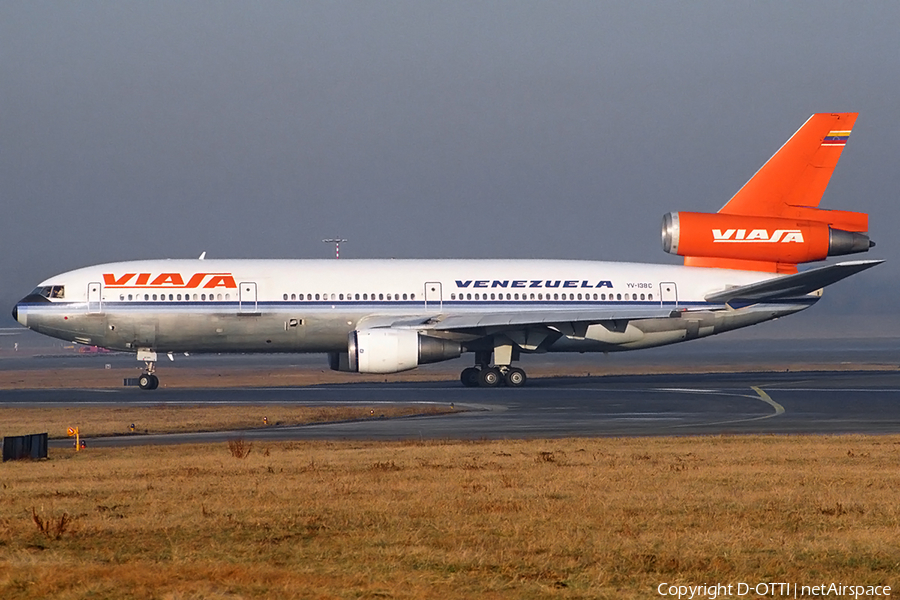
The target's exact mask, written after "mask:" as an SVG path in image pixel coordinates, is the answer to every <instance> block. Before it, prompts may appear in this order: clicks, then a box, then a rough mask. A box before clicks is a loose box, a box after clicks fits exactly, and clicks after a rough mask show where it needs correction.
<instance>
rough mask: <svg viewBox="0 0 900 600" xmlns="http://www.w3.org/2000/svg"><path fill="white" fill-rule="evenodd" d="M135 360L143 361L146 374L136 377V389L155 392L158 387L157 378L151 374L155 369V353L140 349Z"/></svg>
mask: <svg viewBox="0 0 900 600" xmlns="http://www.w3.org/2000/svg"><path fill="white" fill-rule="evenodd" d="M137 359H138V360H142V361H144V364H145V365H146V372H144V373H141V376H140V377H138V387H139V388H141V389H142V390H155V389H156V388H158V387H159V378H158V377H157V376H156V375H154V374H153V371H154V370H155V369H156V352H154V351H152V350H146V349H140V350H138V352H137Z"/></svg>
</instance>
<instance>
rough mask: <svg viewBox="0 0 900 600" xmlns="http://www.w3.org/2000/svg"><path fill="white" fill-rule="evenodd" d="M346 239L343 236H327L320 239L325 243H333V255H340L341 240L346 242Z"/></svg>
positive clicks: (338, 256) (336, 256) (337, 256)
mask: <svg viewBox="0 0 900 600" xmlns="http://www.w3.org/2000/svg"><path fill="white" fill-rule="evenodd" d="M346 241H347V240H345V239H343V238H327V239H324V240H322V242H323V243H325V244H334V257H335V258H340V257H341V242H346Z"/></svg>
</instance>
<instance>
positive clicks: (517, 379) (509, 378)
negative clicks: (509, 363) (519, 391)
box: [505, 367, 528, 387]
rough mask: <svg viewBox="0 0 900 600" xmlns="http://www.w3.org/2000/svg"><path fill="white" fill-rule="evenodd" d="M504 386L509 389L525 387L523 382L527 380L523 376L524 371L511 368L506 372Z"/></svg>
mask: <svg viewBox="0 0 900 600" xmlns="http://www.w3.org/2000/svg"><path fill="white" fill-rule="evenodd" d="M505 379H506V385H508V386H509V387H522V386H523V385H525V380H526V379H528V378H527V377H526V376H525V371H523V370H522V369H520V368H518V367H511V368H510V369H509V370H508V371H507V372H506V376H505Z"/></svg>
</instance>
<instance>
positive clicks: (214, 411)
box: [0, 392, 454, 438]
mask: <svg viewBox="0 0 900 600" xmlns="http://www.w3.org/2000/svg"><path fill="white" fill-rule="evenodd" d="M151 393H152V392H151ZM453 411H454V409H453V408H451V407H450V406H449V405H446V406H443V405H422V404H417V405H402V404H396V405H395V404H388V405H377V406H374V405H373V406H371V407H369V406H290V405H269V406H260V405H235V404H227V405H220V406H215V407H213V408H210V407H209V406H184V405H180V404H158V405H154V406H128V405H117V406H103V407H97V406H81V405H73V406H72V407H67V408H58V407H39V406H33V405H32V406H24V407H17V408H0V436H7V435H28V434H31V433H43V432H45V431H46V432H48V433H49V434H50V438H64V437H66V430H67V429H68V428H69V427H78V428H79V432H80V433H81V436H82V437H88V438H90V437H99V436H114V435H141V434H147V433H178V432H186V431H222V430H238V429H253V428H259V427H277V426H287V425H303V424H308V423H330V422H334V421H349V420H356V419H379V418H383V417H405V416H410V415H433V414H444V413H450V412H453ZM265 420H267V421H265ZM132 425H134V432H132V431H131V426H132Z"/></svg>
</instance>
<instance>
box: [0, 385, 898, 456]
mask: <svg viewBox="0 0 900 600" xmlns="http://www.w3.org/2000/svg"><path fill="white" fill-rule="evenodd" d="M73 404H92V405H109V406H119V407H121V406H126V405H135V406H138V405H161V404H188V405H203V404H209V405H215V404H303V405H328V404H341V405H347V404H361V405H364V406H366V407H372V408H373V409H374V410H375V411H376V414H377V408H378V406H379V405H384V404H440V405H444V406H449V405H451V404H452V405H453V407H454V413H453V414H448V415H440V416H429V417H407V418H400V419H377V418H376V419H366V420H361V421H353V422H340V423H328V424H317V425H306V426H299V427H270V428H266V429H252V430H243V431H240V432H235V431H228V432H213V433H191V434H168V435H135V436H121V437H110V438H94V439H92V440H91V441H90V443H91V445H92V446H95V447H96V446H121V445H134V444H178V443H200V442H220V441H226V440H228V439H233V438H235V437H237V436H241V437H243V438H245V439H247V440H269V441H276V440H342V439H365V440H403V439H508V438H552V437H570V436H587V437H598V436H661V435H716V434H851V433H859V434H888V433H900V371H893V370H892V371H829V372H803V373H784V372H781V373H736V374H673V375H628V376H606V377H579V378H548V379H534V380H531V381H529V385H528V386H527V387H525V388H520V389H506V388H499V389H480V388H464V387H462V386H461V385H459V384H458V383H449V382H440V383H409V384H383V383H382V384H349V385H328V386H312V387H298V388H252V389H247V388H241V389H182V390H176V389H159V390H156V391H154V392H150V393H148V392H144V391H141V390H138V389H134V388H123V389H114V390H5V391H0V406H7V407H8V406H28V405H32V406H51V405H57V406H71V405H73ZM69 444H71V442H70V441H68V440H56V441H52V442H51V445H55V446H65V445H69Z"/></svg>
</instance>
